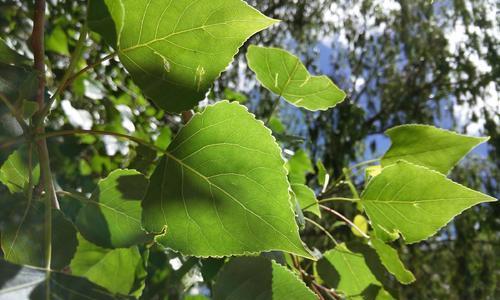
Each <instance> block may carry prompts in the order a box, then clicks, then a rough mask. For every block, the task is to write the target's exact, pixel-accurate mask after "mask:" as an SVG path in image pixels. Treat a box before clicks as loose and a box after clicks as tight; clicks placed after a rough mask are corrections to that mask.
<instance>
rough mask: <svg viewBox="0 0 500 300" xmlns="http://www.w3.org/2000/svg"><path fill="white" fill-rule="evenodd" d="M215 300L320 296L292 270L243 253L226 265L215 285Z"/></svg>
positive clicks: (279, 299) (314, 297) (263, 299)
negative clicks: (245, 255) (242, 255)
mask: <svg viewBox="0 0 500 300" xmlns="http://www.w3.org/2000/svg"><path fill="white" fill-rule="evenodd" d="M214 299H215V300H229V299H235V300H236V299H238V300H245V299H248V300H254V299H262V300H266V299H269V300H271V299H272V300H287V299H301V300H302V299H303V300H307V299H311V300H313V299H317V298H316V295H315V294H314V293H313V292H312V291H311V290H309V289H308V288H307V287H306V286H305V284H304V283H303V282H302V281H301V280H300V279H299V278H298V277H297V275H295V274H294V273H292V272H291V271H290V270H288V269H287V268H286V267H283V266H281V265H279V264H277V263H275V262H274V261H271V260H268V259H266V258H263V257H259V256H256V257H240V258H234V259H232V260H230V261H229V262H228V263H226V264H225V265H224V267H223V268H222V270H221V271H220V273H219V276H218V277H217V280H216V282H215V287H214Z"/></svg>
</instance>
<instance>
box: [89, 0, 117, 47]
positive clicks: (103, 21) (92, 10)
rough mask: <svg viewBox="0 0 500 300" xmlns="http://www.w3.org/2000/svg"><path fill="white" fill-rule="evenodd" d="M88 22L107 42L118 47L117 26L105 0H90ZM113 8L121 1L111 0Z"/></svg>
mask: <svg viewBox="0 0 500 300" xmlns="http://www.w3.org/2000/svg"><path fill="white" fill-rule="evenodd" d="M88 5H89V7H88V10H87V22H88V25H89V28H90V29H91V30H93V31H95V32H97V33H99V34H100V35H101V36H102V37H103V38H104V40H105V41H106V43H108V45H110V46H111V47H113V48H115V49H116V28H115V23H114V22H113V19H112V18H111V15H110V13H109V10H108V6H107V5H106V3H105V2H104V0H89V4H88ZM108 5H110V6H111V9H113V7H114V6H118V5H120V2H119V1H114V2H109V4H108Z"/></svg>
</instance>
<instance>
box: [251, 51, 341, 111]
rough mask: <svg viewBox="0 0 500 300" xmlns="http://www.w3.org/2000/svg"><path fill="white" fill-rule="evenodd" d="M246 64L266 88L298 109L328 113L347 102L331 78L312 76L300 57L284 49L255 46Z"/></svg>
mask: <svg viewBox="0 0 500 300" xmlns="http://www.w3.org/2000/svg"><path fill="white" fill-rule="evenodd" d="M247 60H248V66H249V67H250V69H252V71H254V72H255V74H257V79H258V80H259V81H260V83H261V84H262V85H263V86H264V87H266V88H267V89H269V90H270V91H272V92H273V93H275V94H277V95H279V96H282V97H283V98H284V99H285V100H286V101H288V102H290V103H291V104H293V105H295V106H298V107H304V108H306V109H308V110H326V109H328V108H331V107H334V106H335V105H337V104H338V103H340V102H342V101H343V100H344V98H345V93H344V92H343V91H342V90H341V89H339V88H338V87H337V86H336V85H335V84H334V83H333V82H332V81H331V80H330V78H328V77H327V76H324V75H323V76H312V75H311V74H310V73H309V71H307V69H306V67H305V66H304V65H303V64H302V62H301V61H300V59H299V58H298V57H296V56H294V55H292V54H290V53H289V52H287V51H285V50H283V49H278V48H266V47H257V46H253V45H252V46H250V47H249V48H248V52H247Z"/></svg>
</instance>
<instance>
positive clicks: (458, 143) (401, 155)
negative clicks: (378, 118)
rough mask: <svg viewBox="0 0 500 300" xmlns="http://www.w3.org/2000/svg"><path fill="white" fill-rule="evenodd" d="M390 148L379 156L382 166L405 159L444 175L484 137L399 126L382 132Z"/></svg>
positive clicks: (425, 127) (436, 129) (423, 127)
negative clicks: (388, 141) (389, 140)
mask: <svg viewBox="0 0 500 300" xmlns="http://www.w3.org/2000/svg"><path fill="white" fill-rule="evenodd" d="M385 134H386V135H388V136H389V137H390V138H391V143H392V144H391V147H390V148H389V150H388V151H387V152H386V153H385V155H384V157H382V166H383V167H385V166H388V165H391V164H393V163H395V162H397V161H398V160H401V159H402V160H406V161H408V162H411V163H414V164H416V165H420V166H424V167H427V168H429V169H433V170H436V171H438V172H441V173H443V174H447V173H448V172H449V171H450V170H451V169H452V168H453V167H454V166H455V165H456V164H457V163H458V162H459V161H460V160H461V159H462V158H463V157H464V156H465V155H466V154H467V153H469V152H470V151H471V150H472V149H473V148H474V147H476V146H477V145H479V144H481V143H483V142H485V141H487V140H488V138H487V137H472V136H466V135H461V134H458V133H455V132H451V131H447V130H443V129H439V128H436V127H433V126H428V125H415V124H412V125H402V126H397V127H394V128H391V129H389V130H387V131H386V132H385Z"/></svg>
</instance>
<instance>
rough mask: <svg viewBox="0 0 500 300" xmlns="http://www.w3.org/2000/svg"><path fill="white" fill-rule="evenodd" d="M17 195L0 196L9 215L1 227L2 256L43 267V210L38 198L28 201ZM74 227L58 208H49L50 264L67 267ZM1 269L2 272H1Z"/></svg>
mask: <svg viewBox="0 0 500 300" xmlns="http://www.w3.org/2000/svg"><path fill="white" fill-rule="evenodd" d="M27 205H28V202H27V201H26V200H25V199H24V198H19V197H16V196H13V197H8V199H6V198H4V197H2V199H1V200H0V209H1V210H2V213H5V215H6V216H8V219H7V220H5V221H6V222H5V224H3V223H2V227H1V233H2V234H1V246H2V251H3V253H4V257H3V258H4V259H6V260H8V261H10V262H13V263H18V264H27V265H32V266H37V267H45V255H44V253H45V235H44V231H45V214H44V210H45V209H44V205H43V202H41V201H36V202H33V203H31V205H30V207H29V209H28V207H27ZM76 246H77V240H76V230H75V228H74V226H73V224H72V223H71V222H70V221H68V220H66V218H65V217H64V216H63V214H62V213H61V212H60V211H59V210H55V209H53V210H52V267H53V269H62V268H64V267H66V266H67V265H68V264H69V263H70V261H71V258H72V257H73V254H74V253H75V251H76ZM0 273H1V272H0Z"/></svg>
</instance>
